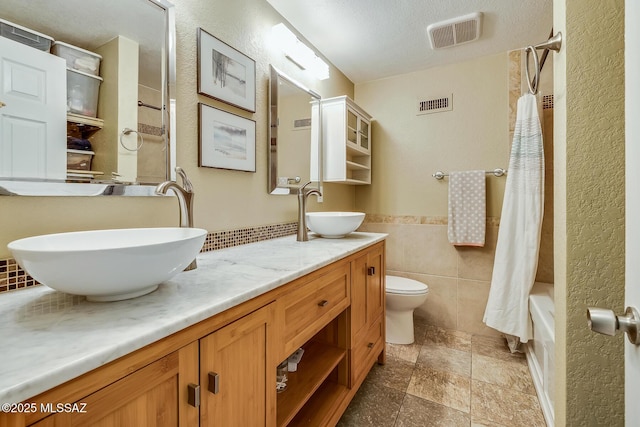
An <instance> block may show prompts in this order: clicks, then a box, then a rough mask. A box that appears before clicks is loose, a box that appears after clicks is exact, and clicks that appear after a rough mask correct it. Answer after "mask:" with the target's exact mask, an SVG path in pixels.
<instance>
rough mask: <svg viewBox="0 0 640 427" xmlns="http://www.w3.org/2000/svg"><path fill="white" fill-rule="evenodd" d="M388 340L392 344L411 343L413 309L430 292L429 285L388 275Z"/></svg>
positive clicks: (386, 285)
mask: <svg viewBox="0 0 640 427" xmlns="http://www.w3.org/2000/svg"><path fill="white" fill-rule="evenodd" d="M385 287H386V298H387V302H386V313H387V315H386V321H387V327H386V335H387V338H386V341H387V342H388V343H391V344H411V343H413V341H414V337H413V311H414V310H415V309H416V308H417V307H418V306H420V304H422V303H423V302H424V301H425V300H426V299H427V294H428V293H429V287H428V286H427V285H425V284H424V283H422V282H418V281H417V280H412V279H407V278H405V277H398V276H386V284H385Z"/></svg>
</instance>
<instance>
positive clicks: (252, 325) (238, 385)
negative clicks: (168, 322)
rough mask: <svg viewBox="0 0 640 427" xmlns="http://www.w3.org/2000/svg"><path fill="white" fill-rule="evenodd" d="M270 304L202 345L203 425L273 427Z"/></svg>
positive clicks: (229, 326)
mask: <svg viewBox="0 0 640 427" xmlns="http://www.w3.org/2000/svg"><path fill="white" fill-rule="evenodd" d="M274 317H275V314H274V304H271V305H268V306H266V307H264V308H261V309H259V310H257V311H254V312H253V313H251V314H249V315H247V316H245V317H242V318H240V319H239V320H237V321H235V322H233V323H231V324H230V325H228V326H225V327H224V328H222V329H220V330H218V331H216V332H214V333H212V334H210V335H208V336H206V337H205V338H203V339H201V340H200V385H201V388H202V400H201V406H200V424H201V425H203V426H228V427H234V426H237V427H245V426H274V425H275V419H276V418H275V415H276V408H275V395H276V363H277V362H275V363H274V362H273V360H272V359H273V357H272V355H273V354H274V350H273V349H271V348H270V347H271V346H274V342H273V338H272V337H273V332H272V324H273V319H274Z"/></svg>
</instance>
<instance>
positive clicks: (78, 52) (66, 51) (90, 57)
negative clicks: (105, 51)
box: [51, 42, 102, 76]
mask: <svg viewBox="0 0 640 427" xmlns="http://www.w3.org/2000/svg"><path fill="white" fill-rule="evenodd" d="M51 53H53V54H54V55H56V56H59V57H61V58H64V59H65V61H67V68H71V69H73V70H78V71H82V72H83V73H87V74H91V75H93V76H99V75H100V61H102V56H100V55H98V54H97V53H93V52H89V51H88V50H84V49H81V48H79V47H77V46H73V45H70V44H68V43H63V42H53V46H51Z"/></svg>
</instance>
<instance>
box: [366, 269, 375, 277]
mask: <svg viewBox="0 0 640 427" xmlns="http://www.w3.org/2000/svg"><path fill="white" fill-rule="evenodd" d="M367 274H368V275H369V276H375V275H376V268H375V267H368V268H367Z"/></svg>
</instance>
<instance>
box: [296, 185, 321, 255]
mask: <svg viewBox="0 0 640 427" xmlns="http://www.w3.org/2000/svg"><path fill="white" fill-rule="evenodd" d="M309 184H311V181H309V182H307V183H306V184H305V185H303V186H302V187H300V188H299V189H298V236H297V238H296V240H297V241H298V242H306V241H308V240H309V235H308V233H307V198H308V197H309V196H310V195H312V194H314V195H315V196H316V197H322V192H321V191H320V190H318V189H315V188H313V189H310V190H307V189H306V188H307V185H309Z"/></svg>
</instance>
